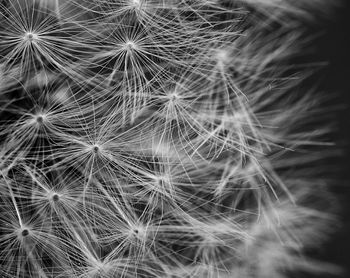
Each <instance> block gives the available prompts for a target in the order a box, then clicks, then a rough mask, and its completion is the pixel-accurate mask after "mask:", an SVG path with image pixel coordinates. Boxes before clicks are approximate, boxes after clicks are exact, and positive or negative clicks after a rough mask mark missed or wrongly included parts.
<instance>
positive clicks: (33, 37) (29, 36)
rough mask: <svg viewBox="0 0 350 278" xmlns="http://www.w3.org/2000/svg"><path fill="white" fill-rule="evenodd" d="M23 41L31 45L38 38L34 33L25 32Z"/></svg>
mask: <svg viewBox="0 0 350 278" xmlns="http://www.w3.org/2000/svg"><path fill="white" fill-rule="evenodd" d="M23 39H24V40H25V41H27V42H29V43H32V42H35V41H38V39H39V36H38V34H36V33H34V32H26V33H25V34H24V37H23Z"/></svg>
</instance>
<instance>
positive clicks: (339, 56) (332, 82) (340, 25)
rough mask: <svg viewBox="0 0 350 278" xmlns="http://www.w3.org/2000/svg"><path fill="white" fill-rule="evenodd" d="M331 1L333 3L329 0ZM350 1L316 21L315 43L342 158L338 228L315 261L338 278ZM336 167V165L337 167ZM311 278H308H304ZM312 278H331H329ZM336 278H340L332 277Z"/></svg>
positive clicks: (349, 119) (347, 233)
mask: <svg viewBox="0 0 350 278" xmlns="http://www.w3.org/2000/svg"><path fill="white" fill-rule="evenodd" d="M330 1H333V0H330ZM349 2H350V1H347V0H344V1H343V3H342V6H339V7H338V8H337V9H336V11H335V12H334V13H333V15H332V16H331V20H325V21H322V20H321V21H319V23H318V24H319V25H318V26H316V28H318V29H319V31H320V32H321V33H322V35H321V37H320V38H319V40H318V43H317V52H318V53H317V55H319V56H320V57H321V58H322V57H323V58H324V59H325V60H326V61H329V65H328V66H327V67H326V68H325V69H324V70H323V73H322V78H323V80H322V86H323V88H324V89H325V91H326V92H327V93H329V94H336V97H337V98H338V100H337V101H339V103H340V104H343V107H342V108H341V110H340V111H339V112H338V115H336V119H337V122H338V129H339V131H338V133H337V134H336V135H335V136H336V138H335V140H336V142H337V144H338V146H339V147H340V148H341V149H342V150H343V156H342V157H340V158H339V161H337V162H336V164H337V165H339V172H338V174H337V175H338V177H337V180H338V182H337V183H336V185H335V186H333V188H332V190H333V191H334V192H335V194H336V196H337V199H338V202H339V204H340V212H339V214H340V217H339V218H340V222H341V226H340V227H341V228H340V229H339V230H338V231H337V232H335V233H334V234H333V235H332V236H331V238H330V240H329V242H327V243H326V244H325V245H324V246H323V247H322V249H321V250H320V251H317V253H316V254H314V255H315V257H318V258H320V259H323V260H325V261H329V262H333V263H335V264H337V265H340V266H341V267H343V269H344V273H343V274H342V275H341V278H349V277H350V166H349V165H350V36H349V35H350V3H349ZM338 163H339V164H338ZM305 277H310V276H305ZM312 277H325V278H329V277H333V276H330V274H328V275H324V276H312ZM334 277H339V276H334Z"/></svg>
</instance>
